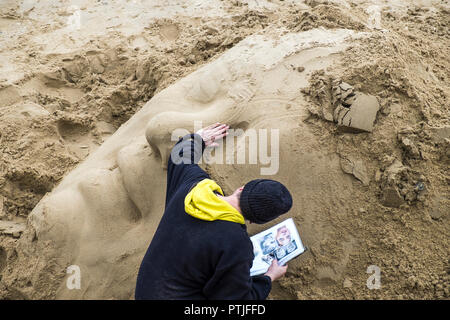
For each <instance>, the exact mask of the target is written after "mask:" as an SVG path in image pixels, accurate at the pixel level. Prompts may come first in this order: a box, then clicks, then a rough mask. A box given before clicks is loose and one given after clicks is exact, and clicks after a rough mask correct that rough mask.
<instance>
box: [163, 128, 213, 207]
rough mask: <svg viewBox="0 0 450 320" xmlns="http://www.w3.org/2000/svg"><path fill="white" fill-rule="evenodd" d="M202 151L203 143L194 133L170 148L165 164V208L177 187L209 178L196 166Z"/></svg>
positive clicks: (203, 148)
mask: <svg viewBox="0 0 450 320" xmlns="http://www.w3.org/2000/svg"><path fill="white" fill-rule="evenodd" d="M204 150H205V142H204V141H203V139H202V137H201V136H199V135H198V134H195V133H192V134H188V135H186V136H184V137H183V138H181V139H180V140H179V141H178V142H177V143H176V144H175V146H174V147H173V148H172V151H171V153H170V156H169V160H168V164H167V192H166V206H167V203H168V202H169V201H170V199H171V198H172V196H173V195H174V194H175V192H176V191H177V189H178V187H179V186H181V185H184V184H185V183H189V182H195V181H199V180H200V179H205V178H209V175H208V174H207V173H206V172H205V171H204V170H203V169H201V168H200V167H199V166H198V162H199V161H200V159H201V157H202V155H203V151H204Z"/></svg>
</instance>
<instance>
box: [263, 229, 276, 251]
mask: <svg viewBox="0 0 450 320" xmlns="http://www.w3.org/2000/svg"><path fill="white" fill-rule="evenodd" d="M260 244H261V249H262V252H263V254H268V253H270V252H272V251H273V250H275V248H276V247H277V242H276V241H275V239H274V238H273V235H272V234H271V233H269V234H266V235H265V236H264V238H263V240H262V241H261V242H260Z"/></svg>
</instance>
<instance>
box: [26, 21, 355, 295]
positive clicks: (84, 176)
mask: <svg viewBox="0 0 450 320" xmlns="http://www.w3.org/2000/svg"><path fill="white" fill-rule="evenodd" d="M357 36H359V37H360V36H361V35H358V34H355V33H353V32H352V31H349V30H341V29H337V30H324V29H313V30H310V31H308V32H303V33H288V34H284V35H283V34H281V33H280V32H275V31H274V32H272V34H271V35H264V36H263V35H253V36H251V37H249V38H247V39H245V40H244V41H242V42H241V43H240V44H238V45H237V46H235V47H234V48H232V49H230V50H229V51H228V52H226V53H225V54H223V55H222V56H221V57H220V58H218V59H217V60H215V61H214V62H212V63H210V64H208V65H206V66H204V67H203V68H201V69H199V70H198V71H196V72H194V73H193V74H191V75H189V76H187V77H186V78H184V79H182V80H180V81H178V82H177V83H175V84H174V85H172V86H171V87H169V88H167V89H165V90H163V91H162V92H160V93H159V94H158V95H156V96H155V97H154V98H153V99H151V100H150V101H149V102H148V103H147V104H146V105H145V106H144V107H143V108H142V109H141V110H140V111H139V112H138V113H137V114H135V115H134V116H133V117H132V118H131V119H130V120H129V121H128V122H127V123H125V124H124V125H123V126H122V127H121V128H120V129H119V130H118V131H117V132H116V133H115V134H114V135H113V136H111V137H110V138H109V139H108V140H107V141H106V142H105V143H104V144H103V145H102V146H101V147H100V148H99V149H98V150H97V151H96V152H95V153H94V154H92V155H91V156H89V157H88V158H87V159H86V160H85V161H84V162H83V163H81V164H80V165H79V166H78V167H77V168H76V169H74V170H73V171H72V172H71V173H70V174H69V175H67V176H66V177H65V178H64V179H63V181H62V182H61V183H60V184H59V185H58V186H57V187H56V188H55V189H54V190H53V191H52V192H51V193H50V194H48V195H46V196H45V197H44V198H43V199H42V200H41V201H40V203H39V204H38V205H37V206H36V208H35V209H34V210H33V212H32V213H31V214H30V216H29V220H28V226H27V230H26V231H25V232H24V235H23V236H22V238H21V239H20V242H21V243H22V244H23V245H24V246H25V244H26V246H27V247H29V244H30V242H35V243H36V244H35V246H34V247H35V248H36V249H35V251H34V252H30V251H29V255H36V254H37V253H38V252H39V254H40V255H42V257H44V256H45V259H44V260H45V261H47V263H48V262H49V261H50V262H51V266H48V265H43V264H42V263H39V262H36V264H35V268H37V269H38V270H39V269H40V272H43V273H44V274H45V273H47V277H51V276H50V275H48V274H49V273H52V272H53V273H55V272H56V273H59V274H60V275H61V274H64V273H65V272H66V270H68V272H69V273H68V274H66V276H65V277H63V278H62V277H57V276H55V277H54V278H52V280H53V284H54V286H55V287H57V288H58V289H57V292H56V297H57V298H84V299H86V298H120V299H127V298H132V297H133V293H134V285H135V277H136V274H137V270H138V267H139V264H140V261H141V259H142V256H143V254H144V253H145V250H146V248H147V246H148V244H149V242H150V240H151V238H152V234H153V233H154V231H155V229H156V227H157V225H158V222H159V219H160V217H161V214H162V212H163V204H164V197H165V174H166V171H165V170H164V164H165V161H166V159H167V156H168V151H169V150H170V147H171V146H172V145H173V144H174V142H173V141H172V140H173V137H172V134H173V132H174V131H176V130H177V129H184V130H189V131H192V130H193V128H194V122H195V121H202V123H203V124H204V125H205V126H206V125H208V124H210V123H212V122H216V121H220V122H225V123H228V124H229V125H230V126H231V127H232V128H240V129H243V130H244V131H245V130H248V129H249V128H253V129H257V128H265V129H277V130H279V141H280V146H279V161H280V165H279V170H278V172H276V174H275V175H273V176H271V177H272V178H276V179H279V180H280V181H283V182H284V183H286V184H287V185H288V187H290V188H292V190H293V194H296V195H301V196H300V197H297V198H296V199H295V201H294V207H293V209H292V210H291V212H290V213H289V215H290V216H293V217H297V218H299V217H300V215H301V218H299V219H300V220H299V221H301V223H302V225H301V230H302V231H303V236H304V238H305V242H306V243H314V242H315V241H319V238H318V236H317V234H316V229H317V228H318V226H317V224H316V223H314V221H315V220H316V219H317V214H318V213H319V212H320V210H321V208H324V206H325V205H329V204H331V203H332V202H333V201H336V198H339V197H349V196H350V193H351V181H350V178H349V177H348V176H346V175H345V174H344V173H343V172H342V170H341V168H340V163H339V157H338V156H337V155H329V154H325V153H323V152H322V151H320V148H319V146H318V141H317V137H315V136H314V135H313V134H312V133H311V132H310V130H309V129H308V128H307V127H306V126H305V125H304V124H303V123H302V120H303V119H305V118H306V117H308V112H307V103H306V101H304V99H303V98H302V94H301V89H302V88H303V87H305V86H307V75H309V74H310V73H311V72H313V71H315V70H319V69H324V68H326V67H327V66H329V65H331V64H332V63H333V62H334V61H336V59H338V57H339V55H336V53H339V52H340V51H341V50H343V49H345V48H346V46H347V45H348V42H347V40H348V39H350V38H352V37H357ZM265 106H270V108H265ZM269 110H270V111H269ZM244 138H245V137H241V138H239V137H238V138H237V139H244ZM241 151H242V150H241ZM236 152H238V151H236ZM264 166H267V164H261V163H259V164H256V165H255V164H242V165H236V164H231V165H230V164H217V165H214V164H212V165H210V166H209V168H208V170H209V172H210V173H211V175H212V177H213V178H214V179H216V180H217V181H218V182H219V184H221V185H222V186H223V188H224V189H225V191H230V190H232V189H233V188H235V187H237V186H238V185H241V184H243V183H245V182H246V181H247V180H248V179H252V178H256V177H259V176H260V174H261V172H260V167H264ZM337 180H339V181H340V182H339V184H338V183H336V181H337ZM343 184H344V185H347V188H345V189H344V190H342V185H343ZM338 189H339V190H338ZM318 190H321V191H320V192H318ZM324 191H325V192H326V194H327V195H328V196H327V197H325V198H323V197H321V196H320V195H321V194H324ZM306 199H308V201H305V200H306ZM312 208H315V209H312ZM254 228H257V227H253V229H252V228H250V231H252V230H253V231H255V230H256V229H254ZM36 266H37V267H36ZM71 266H77V267H78V268H79V271H80V275H81V283H80V284H81V285H80V289H73V288H72V289H70V286H67V281H68V280H70V279H69V278H70V276H71V270H73V267H71ZM68 268H69V269H68Z"/></svg>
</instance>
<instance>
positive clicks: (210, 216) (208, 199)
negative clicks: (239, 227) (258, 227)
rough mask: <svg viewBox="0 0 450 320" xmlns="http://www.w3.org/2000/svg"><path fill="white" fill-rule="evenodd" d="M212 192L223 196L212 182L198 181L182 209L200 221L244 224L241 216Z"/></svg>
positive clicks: (209, 180)
mask: <svg viewBox="0 0 450 320" xmlns="http://www.w3.org/2000/svg"><path fill="white" fill-rule="evenodd" d="M214 192H219V193H220V194H221V195H222V196H223V191H222V189H221V188H220V186H219V185H218V184H217V183H216V182H214V181H213V180H211V179H204V180H202V181H200V182H199V183H197V185H196V186H195V187H194V188H193V189H192V190H191V191H190V192H189V193H188V194H187V196H186V198H185V199H184V209H185V210H186V212H187V213H188V214H189V215H191V216H193V217H194V218H197V219H200V220H205V221H214V220H225V221H231V222H236V223H240V224H244V223H245V221H244V217H243V216H242V214H241V213H240V212H239V211H238V210H236V208H234V207H233V206H232V205H231V204H229V203H228V202H227V201H225V200H223V199H221V198H220V197H219V196H217V195H216V194H215V193H214Z"/></svg>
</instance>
